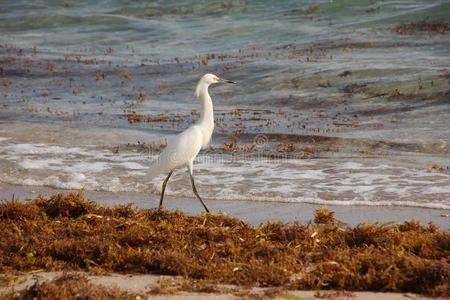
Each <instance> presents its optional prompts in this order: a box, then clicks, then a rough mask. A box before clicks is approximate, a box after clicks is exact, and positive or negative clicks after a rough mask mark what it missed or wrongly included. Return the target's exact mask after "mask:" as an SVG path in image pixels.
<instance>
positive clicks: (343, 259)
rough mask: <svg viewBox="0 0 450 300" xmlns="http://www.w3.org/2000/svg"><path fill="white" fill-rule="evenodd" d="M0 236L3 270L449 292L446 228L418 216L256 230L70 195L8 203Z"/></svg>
mask: <svg viewBox="0 0 450 300" xmlns="http://www.w3.org/2000/svg"><path fill="white" fill-rule="evenodd" d="M0 232H1V233H2V234H1V236H0V272H2V273H4V274H8V273H11V272H13V273H14V272H17V271H33V270H46V271H53V270H87V271H93V272H105V271H115V272H122V273H124V272H138V273H155V274H162V275H164V274H165V275H181V276H183V277H185V278H187V279H190V280H200V281H202V280H203V281H202V282H210V283H212V284H213V283H224V284H237V285H254V286H267V287H283V288H288V289H337V290H341V289H345V290H350V291H367V290H369V291H395V292H415V293H422V294H427V295H433V296H448V295H449V289H450V287H449V282H450V255H449V254H450V234H449V233H448V232H445V231H442V230H439V229H438V228H436V227H435V226H434V225H427V226H424V225H421V224H419V223H417V222H414V221H410V222H405V223H402V224H399V225H396V224H391V225H376V224H375V225H374V224H360V225H358V226H356V227H353V228H352V227H344V226H342V225H340V224H339V223H338V222H337V221H336V220H335V218H334V214H333V213H332V212H330V211H328V210H327V209H325V208H322V209H320V210H318V211H317V212H316V216H315V220H314V221H313V222H311V223H309V224H299V223H293V224H285V223H281V222H276V223H267V224H263V225H260V226H258V227H256V228H255V227H252V226H250V225H248V224H246V223H244V222H242V221H240V220H238V219H234V218H230V217H227V216H223V215H216V214H204V215H200V216H188V215H185V214H183V213H181V212H179V211H174V212H169V211H165V210H161V211H159V210H155V209H150V210H148V209H136V208H133V207H131V206H130V205H121V206H114V207H106V206H101V205H98V204H96V203H93V202H90V201H89V200H88V199H86V198H85V197H84V196H83V194H82V193H69V194H56V195H53V196H51V197H49V198H45V197H38V198H36V199H35V200H33V201H29V202H26V203H25V202H21V201H4V202H2V203H1V204H0ZM203 286H206V285H205V284H203ZM205 288H206V287H205ZM209 288H211V287H209Z"/></svg>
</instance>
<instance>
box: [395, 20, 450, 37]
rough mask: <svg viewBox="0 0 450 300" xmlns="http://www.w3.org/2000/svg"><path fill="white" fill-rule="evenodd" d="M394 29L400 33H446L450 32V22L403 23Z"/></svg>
mask: <svg viewBox="0 0 450 300" xmlns="http://www.w3.org/2000/svg"><path fill="white" fill-rule="evenodd" d="M394 31H395V32H396V33H398V34H401V35H405V34H415V33H417V32H428V33H436V34H445V33H448V32H450V23H447V22H439V21H436V22H428V21H422V22H411V23H408V24H402V25H399V26H397V27H395V28H394Z"/></svg>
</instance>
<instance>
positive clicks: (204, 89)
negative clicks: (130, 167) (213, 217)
mask: <svg viewBox="0 0 450 300" xmlns="http://www.w3.org/2000/svg"><path fill="white" fill-rule="evenodd" d="M220 82H227V83H235V82H234V81H231V80H225V79H221V78H219V77H217V76H216V75H213V74H206V75H204V76H203V77H202V78H201V79H200V81H199V82H198V84H197V88H196V89H195V96H196V97H197V98H199V99H200V101H201V102H202V111H201V114H200V119H199V120H198V121H197V122H196V123H195V124H193V125H191V126H190V127H189V128H188V129H186V130H185V131H183V132H182V133H180V134H178V135H177V136H175V137H174V138H172V139H170V140H169V142H168V143H167V147H166V148H165V149H164V151H163V152H162V153H161V154H160V156H159V157H158V159H157V160H156V161H155V162H154V163H153V164H152V165H151V166H150V171H149V173H150V178H153V177H155V176H157V175H159V174H161V173H167V172H168V175H167V177H166V179H164V181H163V184H162V190H161V199H160V201H159V208H161V207H162V203H163V199H164V192H165V190H166V185H167V182H168V181H169V178H170V176H171V175H172V173H173V171H174V169H176V168H179V167H182V166H186V167H187V169H188V172H189V176H190V178H191V184H192V190H193V192H194V194H195V196H197V198H198V200H200V202H201V203H202V205H203V207H204V208H205V210H206V211H207V212H209V210H208V208H207V207H206V205H205V203H204V202H203V200H202V198H201V197H200V195H199V194H198V192H197V188H196V187H195V181H194V169H193V167H194V159H195V157H196V156H197V154H198V153H199V152H200V150H201V149H204V148H206V147H207V146H208V144H209V142H210V140H211V136H212V133H213V130H214V111H213V103H212V100H211V96H209V93H208V87H209V86H210V85H211V84H214V83H220Z"/></svg>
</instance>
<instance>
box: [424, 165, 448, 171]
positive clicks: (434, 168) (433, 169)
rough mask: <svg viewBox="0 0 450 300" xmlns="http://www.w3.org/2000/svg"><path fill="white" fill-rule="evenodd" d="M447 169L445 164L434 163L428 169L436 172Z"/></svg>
mask: <svg viewBox="0 0 450 300" xmlns="http://www.w3.org/2000/svg"><path fill="white" fill-rule="evenodd" d="M445 170H446V167H445V166H442V165H439V164H433V165H431V166H430V167H429V168H428V171H430V172H436V173H442V172H444V171H445Z"/></svg>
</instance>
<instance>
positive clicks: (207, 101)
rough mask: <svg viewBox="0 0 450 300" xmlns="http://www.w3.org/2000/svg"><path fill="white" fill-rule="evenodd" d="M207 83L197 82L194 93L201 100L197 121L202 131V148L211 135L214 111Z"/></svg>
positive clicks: (205, 145)
mask: <svg viewBox="0 0 450 300" xmlns="http://www.w3.org/2000/svg"><path fill="white" fill-rule="evenodd" d="M208 87H209V84H207V83H205V82H199V84H198V86H197V89H196V95H197V97H198V98H199V99H200V101H201V102H202V111H201V113H200V120H199V121H198V122H197V124H198V125H199V127H200V128H201V130H202V133H203V143H202V148H205V147H207V146H208V144H209V141H210V140H211V135H212V132H213V130H214V111H213V103H212V100H211V96H209V93H208Z"/></svg>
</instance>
